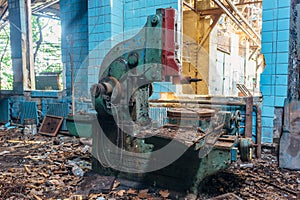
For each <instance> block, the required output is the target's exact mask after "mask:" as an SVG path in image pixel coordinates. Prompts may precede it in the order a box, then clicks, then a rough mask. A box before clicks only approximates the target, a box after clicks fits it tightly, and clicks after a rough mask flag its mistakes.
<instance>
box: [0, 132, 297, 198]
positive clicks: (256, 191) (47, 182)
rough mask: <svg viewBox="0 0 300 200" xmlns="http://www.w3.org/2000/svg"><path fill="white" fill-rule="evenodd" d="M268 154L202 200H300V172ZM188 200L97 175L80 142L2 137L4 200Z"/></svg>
mask: <svg viewBox="0 0 300 200" xmlns="http://www.w3.org/2000/svg"><path fill="white" fill-rule="evenodd" d="M263 152H264V154H263V158H262V159H261V160H253V162H252V163H248V164H244V163H240V162H236V163H233V164H232V165H231V167H230V168H229V169H227V170H225V171H222V172H219V173H218V174H216V175H214V176H211V177H208V178H207V179H205V181H204V182H203V184H202V187H201V188H200V191H201V192H200V194H199V195H198V199H210V198H214V197H216V196H219V195H223V194H226V195H225V196H221V197H219V198H215V199H272V200H273V199H300V196H299V193H300V172H299V171H290V170H286V169H278V167H277V158H276V156H274V155H272V152H271V151H270V150H268V149H264V151H263ZM227 193H229V194H227ZM297 195H298V198H297ZM190 197H191V198H193V197H194V196H192V195H190ZM188 198H189V197H187V194H183V193H179V192H174V191H170V190H167V189H160V188H153V187H149V186H145V187H144V188H143V187H136V185H135V184H134V183H130V182H128V181H126V180H115V179H114V177H102V176H100V175H97V174H94V173H93V172H92V171H91V154H90V148H89V146H87V145H85V144H82V143H81V142H80V140H79V139H78V138H75V137H70V136H65V135H58V136H56V137H47V136H43V135H39V134H37V135H34V136H33V135H24V134H23V133H22V131H21V129H11V130H2V131H0V199H37V200H40V199H97V200H104V199H111V200H113V199H137V200H138V199H188Z"/></svg>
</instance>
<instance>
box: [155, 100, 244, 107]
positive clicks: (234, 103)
mask: <svg viewBox="0 0 300 200" xmlns="http://www.w3.org/2000/svg"><path fill="white" fill-rule="evenodd" d="M149 102H150V103H192V104H213V105H229V106H245V105H246V103H243V102H241V101H236V102H229V101H207V100H160V99H158V100H149Z"/></svg>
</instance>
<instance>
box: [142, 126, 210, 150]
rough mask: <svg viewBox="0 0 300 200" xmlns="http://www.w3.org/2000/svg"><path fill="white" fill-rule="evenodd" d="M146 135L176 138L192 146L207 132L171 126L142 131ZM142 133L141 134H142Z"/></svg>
mask: <svg viewBox="0 0 300 200" xmlns="http://www.w3.org/2000/svg"><path fill="white" fill-rule="evenodd" d="M141 135H143V136H144V137H150V136H155V137H158V138H163V139H167V140H170V141H171V140H176V141H178V142H180V143H183V144H184V145H187V146H192V145H193V144H195V143H196V142H198V141H199V140H200V139H201V138H203V137H204V136H205V135H206V134H205V133H203V132H198V131H197V130H196V129H195V128H194V129H192V128H184V129H183V128H178V127H175V126H174V127H169V128H160V129H157V130H145V131H143V132H142V133H141ZM141 135H140V136H141Z"/></svg>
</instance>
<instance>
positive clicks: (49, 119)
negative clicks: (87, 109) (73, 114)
mask: <svg viewBox="0 0 300 200" xmlns="http://www.w3.org/2000/svg"><path fill="white" fill-rule="evenodd" d="M62 122H63V117H59V116H51V115H46V116H45V118H44V120H43V123H42V125H41V127H40V130H39V133H40V134H43V135H48V136H53V137H55V136H56V135H57V133H58V131H59V128H60V126H61V124H62Z"/></svg>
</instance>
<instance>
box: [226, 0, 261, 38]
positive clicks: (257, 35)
mask: <svg viewBox="0 0 300 200" xmlns="http://www.w3.org/2000/svg"><path fill="white" fill-rule="evenodd" d="M225 1H226V2H227V4H228V5H229V6H230V7H231V8H232V9H233V10H234V12H235V13H236V14H237V15H238V16H239V17H240V18H241V19H242V21H243V22H244V23H245V24H246V26H248V28H249V29H250V30H251V32H252V33H254V35H255V36H256V37H257V38H258V40H259V42H261V37H260V35H259V34H258V33H256V31H255V30H254V29H253V28H252V26H251V25H250V24H249V22H248V21H247V19H246V18H245V17H244V16H243V15H242V14H241V13H240V11H238V9H237V8H236V6H235V5H233V3H232V2H231V1H229V0H225Z"/></svg>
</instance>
